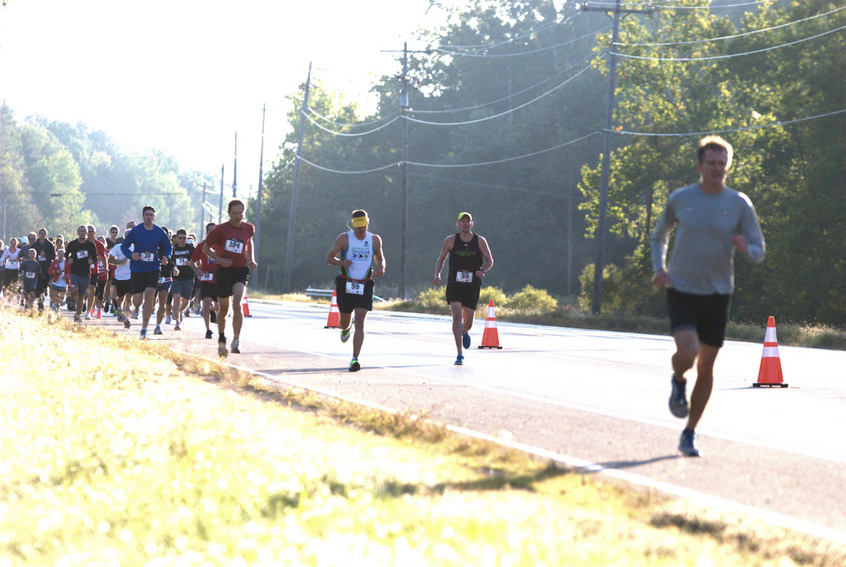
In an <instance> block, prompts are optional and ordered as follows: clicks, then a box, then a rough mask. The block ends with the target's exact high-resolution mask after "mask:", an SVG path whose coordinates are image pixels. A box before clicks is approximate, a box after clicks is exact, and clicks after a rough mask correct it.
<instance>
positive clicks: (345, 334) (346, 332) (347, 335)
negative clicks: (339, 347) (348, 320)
mask: <svg viewBox="0 0 846 567" xmlns="http://www.w3.org/2000/svg"><path fill="white" fill-rule="evenodd" d="M348 340H350V330H349V329H341V342H342V343H345V342H347V341H348Z"/></svg>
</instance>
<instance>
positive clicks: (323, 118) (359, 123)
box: [306, 106, 398, 127]
mask: <svg viewBox="0 0 846 567" xmlns="http://www.w3.org/2000/svg"><path fill="white" fill-rule="evenodd" d="M306 110H307V111H308V112H311V113H312V114H314V115H315V116H317V117H318V118H320V119H321V120H325V121H326V122H331V123H332V124H334V125H336V126H348V127H355V126H370V125H372V124H377V123H379V122H381V121H382V120H387V119H388V118H391V117H392V116H396V115H397V114H398V113H397V112H396V111H394V112H391V113H390V114H388V115H387V116H382V117H379V118H377V119H376V120H371V121H369V122H354V123H350V122H336V121H334V120H332V119H331V118H329V117H328V116H323V115H322V114H320V113H319V112H317V111H316V110H314V109H313V108H312V107H310V106H306Z"/></svg>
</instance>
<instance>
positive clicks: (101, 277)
mask: <svg viewBox="0 0 846 567" xmlns="http://www.w3.org/2000/svg"><path fill="white" fill-rule="evenodd" d="M100 238H102V237H100ZM88 240H90V241H91V242H92V243H93V244H94V246H95V247H96V248H97V258H96V259H95V260H94V263H93V264H92V265H91V274H90V275H89V279H88V295H87V301H88V307H87V308H86V310H85V320H86V321H87V320H89V319H91V318H92V317H94V316H95V315H96V317H97V318H98V319H99V318H101V317H102V316H103V314H102V309H103V294H104V293H105V290H106V280H107V279H108V270H107V269H106V266H107V265H108V264H107V262H108V260H107V259H106V244H105V242H106V241H105V239H103V240H102V241H101V240H99V239H98V238H97V228H96V227H95V226H94V225H93V224H89V225H88ZM95 310H96V313H95Z"/></svg>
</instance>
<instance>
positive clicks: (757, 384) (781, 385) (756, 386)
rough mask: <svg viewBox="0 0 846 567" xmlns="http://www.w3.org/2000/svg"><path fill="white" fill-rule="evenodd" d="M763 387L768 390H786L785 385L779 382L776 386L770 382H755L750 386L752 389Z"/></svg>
mask: <svg viewBox="0 0 846 567" xmlns="http://www.w3.org/2000/svg"><path fill="white" fill-rule="evenodd" d="M764 386H766V387H768V388H787V384H785V383H784V382H779V383H778V384H773V383H770V382H755V383H754V384H752V387H753V388H763V387H764Z"/></svg>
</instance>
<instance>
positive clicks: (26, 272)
mask: <svg viewBox="0 0 846 567" xmlns="http://www.w3.org/2000/svg"><path fill="white" fill-rule="evenodd" d="M37 258H38V251H37V250H36V249H35V248H33V247H30V249H29V253H28V254H27V258H26V260H24V261H23V262H21V280H22V286H21V287H22V289H23V295H24V300H25V302H26V305H25V306H24V308H25V309H32V308H33V305H34V303H35V290H36V288H38V282H39V280H40V279H41V276H42V274H41V264H39V263H38V260H37Z"/></svg>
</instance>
